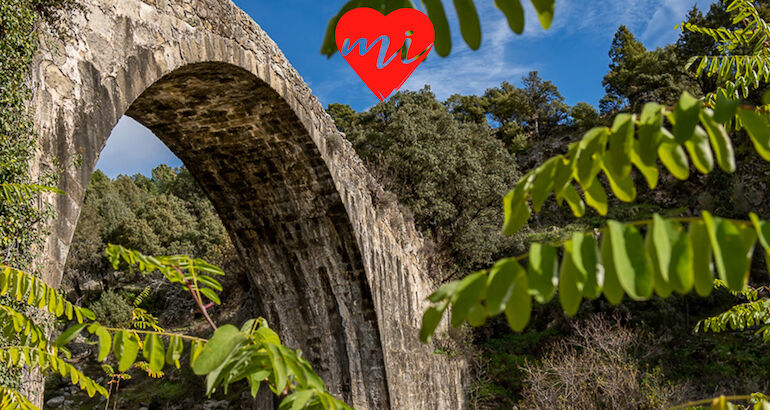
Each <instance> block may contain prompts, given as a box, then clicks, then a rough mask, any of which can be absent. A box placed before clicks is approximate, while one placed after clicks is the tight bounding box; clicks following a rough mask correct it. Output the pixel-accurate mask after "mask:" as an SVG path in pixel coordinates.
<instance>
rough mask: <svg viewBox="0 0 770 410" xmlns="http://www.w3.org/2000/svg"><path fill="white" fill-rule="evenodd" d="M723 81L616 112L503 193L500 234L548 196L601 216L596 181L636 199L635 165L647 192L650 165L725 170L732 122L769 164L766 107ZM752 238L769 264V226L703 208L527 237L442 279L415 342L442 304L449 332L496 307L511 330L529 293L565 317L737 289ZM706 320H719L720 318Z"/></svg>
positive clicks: (730, 166)
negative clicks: (464, 272) (704, 90)
mask: <svg viewBox="0 0 770 410" xmlns="http://www.w3.org/2000/svg"><path fill="white" fill-rule="evenodd" d="M753 7H754V6H753V4H752V3H751V2H749V1H747V0H734V1H732V2H731V3H730V5H729V6H728V8H729V9H730V10H731V11H732V12H733V13H736V14H737V16H736V20H737V21H743V20H744V19H748V20H749V23H747V24H748V25H749V26H750V24H751V22H750V21H753V20H752V19H754V20H757V19H758V20H761V18H759V17H758V14H757V13H756V10H754V11H753V12H752V11H751V10H752V9H753ZM757 26H759V27H760V28H759V29H756V27H757ZM765 26H766V24H765V23H764V22H763V21H762V22H760V23H755V29H756V30H757V32H759V31H760V30H764V29H763V28H762V27H765ZM720 32H721V31H720ZM743 34H745V33H743ZM754 34H756V32H752V35H754ZM757 35H759V34H757ZM724 41H725V42H729V43H730V44H731V45H728V46H725V48H723V49H722V50H723V51H726V50H733V49H737V48H738V47H739V46H741V45H742V44H743V43H742V42H743V41H744V37H743V36H742V35H739V36H738V37H735V38H728V37H726V38H725V39H724ZM762 47H764V48H767V47H768V45H767V43H765V42H764V41H762ZM758 58H764V59H766V57H765V56H763V55H760V56H759V57H758ZM710 64H715V65H718V64H721V62H720V60H716V61H713V62H707V63H706V66H707V68H708V67H709V65H710ZM763 64H765V65H763V66H759V65H753V66H750V65H746V66H742V67H743V68H744V69H747V70H749V71H751V70H753V69H760V70H764V69H763V68H762V67H767V65H766V61H764V63H763ZM731 70H733V71H732V73H733V74H734V77H735V78H745V72H744V71H742V70H741V69H736V68H735V65H733V68H732V69H731ZM749 76H750V77H751V78H750V79H751V81H744V82H742V83H741V84H745V86H746V87H757V86H759V84H760V81H754V77H753V76H752V75H751V74H749ZM725 87H726V88H725ZM725 87H722V88H720V90H719V91H718V92H717V93H716V96H715V97H714V98H713V101H708V100H707V101H701V100H699V99H697V98H695V97H693V96H691V95H690V94H688V93H686V92H685V93H684V94H683V95H682V96H681V98H680V99H679V101H678V103H677V104H676V105H675V106H674V107H664V106H662V105H660V104H657V103H648V104H646V105H645V106H644V108H643V109H642V112H641V113H640V114H619V115H617V116H616V117H615V120H614V123H613V125H612V127H597V128H594V129H592V130H590V131H588V132H587V133H586V134H585V135H584V136H583V138H582V139H581V140H580V141H577V142H575V143H573V144H571V145H570V146H569V149H568V152H567V153H566V154H564V155H558V156H556V157H553V158H551V159H549V160H547V161H546V162H545V163H544V164H543V165H541V166H540V167H538V168H537V169H534V170H532V171H531V172H530V173H528V174H527V175H525V176H524V177H523V178H522V179H521V180H520V181H519V182H518V184H517V185H516V186H515V188H514V189H513V190H512V191H511V192H510V193H508V195H506V197H505V199H504V211H505V222H504V225H503V231H504V232H505V233H506V234H507V235H512V234H514V233H516V232H517V231H519V230H520V229H521V228H522V227H523V226H524V225H525V224H526V223H527V222H528V220H529V218H530V216H531V214H532V212H533V211H534V212H539V211H540V210H541V208H542V206H543V204H544V203H545V201H546V199H547V198H548V197H549V196H550V195H551V194H554V197H555V199H556V200H557V202H558V203H559V204H562V203H563V202H565V201H566V202H567V204H568V205H569V207H570V208H571V209H572V211H573V213H574V215H575V216H576V217H582V216H583V215H584V214H585V212H586V205H588V206H590V207H592V208H594V209H595V210H596V211H597V212H598V213H599V214H600V215H606V214H607V211H608V207H609V201H608V194H607V190H606V188H605V183H604V182H603V181H602V179H600V176H603V177H604V178H605V179H606V185H609V189H610V190H611V192H612V193H613V194H614V195H615V196H616V197H617V198H618V199H620V200H621V201H623V202H632V201H634V200H635V199H636V194H637V191H636V186H635V182H634V179H633V176H632V171H633V169H636V170H637V171H638V172H639V173H640V174H641V176H642V177H643V178H644V180H645V181H646V182H647V184H648V186H649V188H650V189H654V188H655V187H656V186H657V184H658V181H659V178H660V171H659V168H658V160H660V162H661V163H662V164H663V165H664V167H665V168H666V169H667V170H668V171H669V172H670V173H671V174H672V175H673V176H674V177H675V178H677V179H680V180H685V179H687V178H689V176H690V161H692V165H693V166H694V168H695V169H696V170H697V171H698V172H700V173H703V174H707V173H709V172H711V171H712V170H713V169H714V168H715V166H719V167H720V168H721V169H722V170H723V171H725V172H728V173H732V172H734V171H735V170H736V164H735V154H734V150H733V144H732V140H731V139H730V137H729V135H728V133H727V129H731V128H732V127H733V126H737V127H743V129H744V130H745V132H746V133H747V134H748V137H749V139H750V140H751V141H752V143H753V146H754V149H755V151H756V152H757V153H758V154H759V156H760V157H761V158H763V159H764V160H766V161H770V113H768V111H766V110H765V109H764V107H755V106H751V105H747V104H742V103H741V102H740V101H738V100H737V99H735V98H734V93H733V91H731V90H730V87H731V85H730V84H726V86H725ZM581 191H582V195H581ZM757 242H758V243H759V244H760V246H762V248H764V250H765V256H766V258H767V261H768V262H770V223H768V222H767V221H764V220H762V219H760V218H759V217H758V216H757V215H756V214H753V213H752V214H751V215H750V220H749V221H737V220H729V219H724V218H719V217H716V216H713V215H711V214H710V213H709V212H707V211H702V213H701V217H688V218H663V217H661V216H659V215H655V216H654V218H652V219H650V220H644V221H637V222H630V223H624V222H619V221H612V220H610V221H608V222H607V223H606V225H605V226H604V227H602V228H601V229H598V230H595V231H594V232H587V233H580V232H578V233H575V234H574V235H573V236H572V237H571V238H570V239H568V240H566V241H565V242H563V243H558V244H547V243H533V244H532V245H531V247H530V252H529V253H528V254H526V255H521V256H518V257H515V258H508V259H503V260H501V261H499V262H497V263H496V264H495V265H494V266H493V267H491V268H490V269H486V270H482V271H479V272H476V273H473V274H471V275H469V276H467V277H465V278H463V279H462V280H459V281H454V282H450V283H448V284H446V285H444V286H442V287H441V288H439V289H438V290H437V291H435V292H434V293H433V294H431V295H430V296H429V298H428V299H429V301H430V302H431V306H430V307H429V308H428V309H427V310H426V312H425V314H424V315H423V322H422V329H421V332H420V338H421V340H422V341H423V342H428V341H430V339H431V337H432V335H433V334H434V332H435V330H436V329H437V326H438V324H439V322H440V321H441V319H442V317H443V315H444V313H445V312H447V311H448V312H450V315H449V316H450V323H451V325H452V326H455V327H456V326H460V325H461V324H462V323H464V322H468V323H469V324H470V325H472V326H479V325H481V324H483V323H484V322H485V320H486V319H487V318H488V317H490V316H496V315H500V314H503V313H504V314H505V315H506V318H507V321H508V323H509V325H510V326H511V328H512V329H513V330H514V331H521V330H523V329H524V328H525V327H526V325H527V323H528V322H529V319H530V312H531V309H532V299H533V298H534V299H535V301H536V302H538V303H546V302H548V301H550V300H551V299H552V298H553V297H555V295H557V294H558V298H559V301H560V304H561V306H562V308H563V310H564V311H565V313H567V314H568V315H574V314H576V313H577V310H578V307H579V305H580V302H581V301H582V299H583V298H586V299H596V298H598V297H600V296H602V295H603V296H604V297H605V298H606V299H607V300H608V301H609V302H610V303H612V304H618V303H620V302H621V301H622V300H623V298H624V297H625V296H626V295H627V296H629V297H630V298H631V299H633V300H646V299H648V298H650V297H651V296H652V294H653V292H654V293H656V294H657V295H659V296H661V297H667V296H669V295H670V294H671V293H673V292H677V293H680V294H686V293H689V292H691V291H692V290H693V289H695V291H696V292H697V293H698V294H699V295H701V296H706V295H708V294H709V293H710V292H711V290H712V288H713V283H714V277H715V275H716V276H718V277H719V279H720V280H721V281H722V282H723V283H724V284H725V285H726V286H727V288H728V289H730V290H732V291H736V292H740V291H743V290H744V289H745V288H746V286H747V282H748V275H749V269H750V266H751V259H752V255H753V251H754V248H755V246H756V244H757ZM524 261H526V263H524ZM768 265H769V266H770V263H769V264H768ZM751 309H756V307H750V308H749V309H748V310H751ZM728 316H729V315H728ZM738 316H740V314H738ZM745 316H746V315H743V317H744V319H745ZM726 320H727V321H729V317H727V318H726ZM714 323H717V326H719V320H717V322H714ZM711 325H713V323H712V324H709V326H711ZM748 399H749V398H748V397H743V396H741V397H735V398H725V397H721V398H717V399H714V400H713V401H712V400H708V401H704V402H703V403H696V404H692V405H697V404H708V403H711V404H712V406H713V407H712V408H728V406H729V403H728V400H748ZM755 403H756V406H759V407H758V408H763V407H761V406H766V405H767V404H766V403H764V402H763V400H758V401H755Z"/></svg>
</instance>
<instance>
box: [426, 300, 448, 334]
mask: <svg viewBox="0 0 770 410" xmlns="http://www.w3.org/2000/svg"><path fill="white" fill-rule="evenodd" d="M448 305H449V301H445V302H444V303H442V304H441V305H439V306H431V307H429V308H428V310H426V311H425V313H424V314H423V315H422V327H421V328H420V341H422V342H423V343H430V340H431V338H432V337H433V334H434V333H435V332H436V328H437V327H438V324H439V323H440V322H441V317H442V316H443V315H444V310H446V308H447V306H448Z"/></svg>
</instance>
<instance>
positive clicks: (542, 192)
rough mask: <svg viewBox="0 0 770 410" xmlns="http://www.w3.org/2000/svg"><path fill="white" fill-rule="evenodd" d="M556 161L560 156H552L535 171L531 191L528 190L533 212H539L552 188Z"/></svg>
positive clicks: (559, 159)
mask: <svg viewBox="0 0 770 410" xmlns="http://www.w3.org/2000/svg"><path fill="white" fill-rule="evenodd" d="M557 161H561V158H560V157H553V158H551V159H549V160H548V161H546V162H545V163H544V164H543V165H542V166H540V167H539V168H538V169H537V170H536V171H535V174H534V175H535V180H534V182H533V183H532V191H530V195H532V208H533V209H534V210H535V212H540V209H541V208H542V207H543V203H544V202H545V200H546V198H548V195H549V194H550V193H551V190H552V189H553V181H554V173H555V172H556V165H557Z"/></svg>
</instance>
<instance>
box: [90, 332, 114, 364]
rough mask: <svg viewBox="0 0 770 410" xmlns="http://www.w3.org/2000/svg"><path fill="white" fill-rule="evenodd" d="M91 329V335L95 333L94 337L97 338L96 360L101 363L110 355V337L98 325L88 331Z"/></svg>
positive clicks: (108, 333)
mask: <svg viewBox="0 0 770 410" xmlns="http://www.w3.org/2000/svg"><path fill="white" fill-rule="evenodd" d="M91 329H93V332H92V333H96V336H97V337H98V338H99V354H98V357H97V360H98V361H100V362H102V361H104V359H106V358H107V355H108V354H110V348H111V347H112V337H111V336H110V332H109V331H108V330H107V329H105V328H104V327H102V326H100V325H96V324H94V325H91V327H90V328H89V331H90V330H91Z"/></svg>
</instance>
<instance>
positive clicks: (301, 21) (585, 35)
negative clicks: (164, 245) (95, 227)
mask: <svg viewBox="0 0 770 410" xmlns="http://www.w3.org/2000/svg"><path fill="white" fill-rule="evenodd" d="M712 2H713V1H712V0H556V17H555V20H554V23H553V26H552V27H551V29H550V30H543V29H542V28H541V27H540V25H539V23H538V22H537V18H536V16H535V14H534V10H532V8H531V6H530V5H529V2H528V1H526V0H524V1H523V3H526V4H527V6H528V7H527V19H526V21H527V27H526V29H525V32H524V34H522V35H516V34H514V33H512V32H511V31H510V29H509V28H508V25H507V22H506V21H505V18H504V17H503V15H502V14H501V13H500V12H499V11H498V10H497V9H496V8H495V7H494V5H493V3H494V2H493V1H492V0H476V5H477V7H478V11H479V14H480V16H481V22H482V32H483V35H482V45H481V49H479V50H478V51H471V50H470V49H469V48H468V47H467V46H466V45H465V43H464V42H463V41H462V39H461V38H459V27H458V23H457V18H456V16H455V15H454V14H453V13H454V9H453V7H452V6H451V2H450V1H448V0H445V1H444V3H445V6H446V9H447V12H448V14H449V24H450V26H451V29H452V33H453V36H454V37H453V42H452V44H453V46H452V54H451V55H450V56H449V57H448V58H441V57H438V56H437V55H435V54H434V55H430V56H429V57H428V59H427V60H426V61H425V62H424V63H423V64H422V65H420V67H418V68H417V70H416V71H415V72H414V73H413V74H412V76H411V77H410V78H409V80H408V81H407V82H406V84H404V87H403V88H406V89H420V88H422V87H423V86H424V85H425V84H429V85H430V86H431V89H432V90H433V91H434V92H435V93H436V95H437V97H438V98H440V99H445V98H447V97H449V96H450V95H452V94H455V93H460V94H479V93H483V92H484V90H486V89H487V88H490V87H494V86H497V85H499V84H500V82H502V81H509V82H511V83H514V84H519V82H520V79H521V77H522V75H524V74H526V73H527V72H529V71H532V70H536V71H539V72H540V75H541V77H543V78H544V79H546V80H551V81H553V82H554V83H555V84H556V85H557V86H558V87H559V90H560V91H561V93H562V95H564V97H565V99H566V102H567V103H569V104H575V103H577V102H580V101H585V102H588V103H590V104H593V105H596V104H598V101H599V99H600V98H601V97H602V96H603V95H604V89H603V88H602V86H601V79H602V77H603V76H604V74H605V73H606V72H607V69H608V68H607V66H608V64H609V57H608V55H607V52H608V51H609V47H610V44H611V42H612V36H613V34H614V33H615V31H616V30H617V28H618V26H619V25H621V24H625V25H626V26H628V27H629V29H630V30H631V31H632V32H633V33H634V34H635V35H636V36H637V38H638V39H640V40H641V41H642V42H643V43H644V44H645V46H647V48H656V47H659V46H662V45H665V44H667V43H670V42H673V41H676V39H677V36H678V32H677V31H676V30H674V26H675V25H676V24H678V23H679V22H680V21H681V20H682V19H683V18H684V16H685V15H686V13H687V11H688V10H689V9H690V8H691V7H692V6H693V5H696V4H697V5H698V7H700V8H701V9H702V10H705V9H707V8H708V6H709V5H710V4H711V3H712ZM235 3H236V4H237V5H238V6H239V7H241V8H242V9H243V10H244V11H246V12H247V13H248V14H249V15H250V16H251V17H252V18H254V20H255V21H256V22H257V23H258V24H259V25H260V26H261V27H262V29H264V30H265V31H266V32H267V34H268V35H270V37H272V39H273V40H274V41H275V42H276V43H277V44H278V46H279V47H280V48H281V50H282V51H283V53H284V54H285V55H286V57H287V58H288V59H289V61H290V62H291V63H292V65H293V66H294V68H296V69H297V71H299V73H300V75H302V77H303V78H304V79H305V81H306V82H307V83H308V85H309V86H310V88H311V89H312V90H313V93H314V94H315V95H316V96H317V97H318V98H319V100H320V101H321V103H323V105H324V106H326V105H328V104H329V103H333V102H339V103H344V104H349V105H351V106H352V107H353V108H355V109H357V110H365V109H367V108H369V107H371V106H372V105H374V104H376V103H377V102H378V99H377V98H376V97H375V96H374V94H372V93H371V91H369V89H368V88H366V86H365V85H364V83H363V82H362V81H361V80H360V79H359V78H358V76H357V75H356V74H355V72H353V70H352V69H351V68H350V66H348V65H347V63H346V62H345V60H343V59H342V57H341V56H339V55H336V56H334V57H332V58H330V59H327V58H326V57H324V56H322V55H321V54H320V53H319V50H320V46H321V40H322V38H323V35H324V33H325V30H326V24H327V22H328V20H329V18H330V17H331V16H333V15H334V14H335V13H336V12H337V11H338V10H339V8H340V7H341V6H342V5H343V4H344V3H345V1H344V0H334V1H328V0H327V1H309V0H284V1H264V0H260V1H255V0H235ZM160 163H167V164H170V165H173V166H179V165H181V162H180V161H179V159H178V158H176V157H175V156H174V155H173V153H171V151H169V150H168V148H166V147H165V146H164V145H163V143H161V142H160V141H159V140H158V139H157V138H156V137H155V136H154V135H152V133H151V132H150V131H149V130H147V129H146V128H144V127H142V126H141V125H140V124H138V123H137V122H136V121H134V120H132V119H130V118H126V117H124V118H123V119H121V121H120V123H119V124H118V125H117V126H116V127H115V129H114V130H113V133H112V135H111V136H110V139H109V140H108V141H107V146H106V147H105V149H104V150H103V151H102V154H101V157H100V160H99V162H98V163H97V168H99V169H101V170H102V171H104V172H105V173H106V174H107V175H109V176H111V177H115V176H117V175H119V174H127V175H131V174H135V173H143V174H146V175H149V174H150V171H151V170H152V168H154V167H155V166H157V165H158V164H160Z"/></svg>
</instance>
